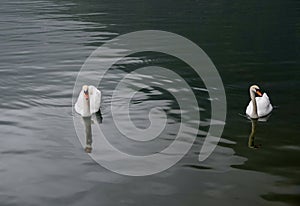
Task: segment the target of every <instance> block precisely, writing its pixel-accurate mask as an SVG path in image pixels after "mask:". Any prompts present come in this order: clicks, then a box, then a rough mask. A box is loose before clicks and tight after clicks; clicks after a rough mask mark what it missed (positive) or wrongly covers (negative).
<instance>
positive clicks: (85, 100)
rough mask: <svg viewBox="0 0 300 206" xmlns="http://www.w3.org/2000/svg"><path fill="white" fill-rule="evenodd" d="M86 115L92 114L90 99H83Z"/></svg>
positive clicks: (84, 113)
mask: <svg viewBox="0 0 300 206" xmlns="http://www.w3.org/2000/svg"><path fill="white" fill-rule="evenodd" d="M82 116H84V117H88V116H91V111H90V99H85V98H84V99H83V115H82Z"/></svg>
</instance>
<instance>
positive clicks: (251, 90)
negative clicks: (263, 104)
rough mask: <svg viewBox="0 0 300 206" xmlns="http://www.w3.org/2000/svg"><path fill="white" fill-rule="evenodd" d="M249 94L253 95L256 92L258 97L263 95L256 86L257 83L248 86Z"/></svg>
mask: <svg viewBox="0 0 300 206" xmlns="http://www.w3.org/2000/svg"><path fill="white" fill-rule="evenodd" d="M250 94H254V96H255V94H257V95H258V96H260V97H261V96H262V95H263V94H262V92H261V90H260V88H259V86H257V85H252V86H251V87H250Z"/></svg>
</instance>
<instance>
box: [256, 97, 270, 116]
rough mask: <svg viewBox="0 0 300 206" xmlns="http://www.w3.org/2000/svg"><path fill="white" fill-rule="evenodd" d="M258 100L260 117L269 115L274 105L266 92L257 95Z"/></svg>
mask: <svg viewBox="0 0 300 206" xmlns="http://www.w3.org/2000/svg"><path fill="white" fill-rule="evenodd" d="M256 102H257V113H258V116H259V117H263V116H267V115H268V114H270V113H271V112H272V110H273V106H272V104H271V102H270V99H269V97H268V95H267V94H266V93H264V94H263V96H262V97H256Z"/></svg>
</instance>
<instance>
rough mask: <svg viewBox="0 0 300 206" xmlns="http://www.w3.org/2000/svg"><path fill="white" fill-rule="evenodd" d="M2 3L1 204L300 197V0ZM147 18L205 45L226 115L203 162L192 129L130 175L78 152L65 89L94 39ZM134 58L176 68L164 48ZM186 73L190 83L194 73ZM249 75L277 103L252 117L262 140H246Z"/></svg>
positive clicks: (271, 201) (98, 41) (136, 26)
mask: <svg viewBox="0 0 300 206" xmlns="http://www.w3.org/2000/svg"><path fill="white" fill-rule="evenodd" d="M0 5H1V6H0V34H1V35H0V45H1V50H0V75H1V78H0V91H1V92H0V94H1V98H0V112H1V116H0V154H1V155H0V202H1V205H45V204H46V205H141V204H143V205H196V204H199V205H201V204H202V205H220V204H222V205H232V204H239V205H298V204H299V202H300V198H299V194H300V186H299V185H300V179H299V176H300V174H299V173H300V165H299V152H300V140H299V136H300V132H299V125H300V120H299V115H300V111H299V109H298V108H297V107H298V103H299V100H300V99H299V98H300V90H299V86H300V79H299V77H300V70H299V39H300V38H299V37H300V27H299V23H300V22H299V17H300V14H299V9H300V2H299V1H292V0H288V1H283V0H281V1H279V0H275V1H220V0H216V1H201V0H199V1H156V0H155V1H138V0H130V1H114V0H113V1H111V0H110V1H108V0H107V1H96V0H94V1H83V0H68V1H65V0H64V1H55V0H52V1H51V0H48V1H43V0H42V1H30V0H29V1H16V0H13V1H8V0H3V1H1V3H0ZM144 29H152V30H164V31H170V32H174V33H177V34H179V35H182V36H184V37H186V38H188V39H190V40H191V41H193V42H195V43H196V44H197V45H199V46H200V47H201V48H202V49H203V50H204V51H205V52H206V53H207V54H208V55H209V57H210V58H211V59H212V61H213V62H214V63H215V65H216V67H217V69H218V71H219V73H220V75H221V77H222V80H223V83H224V87H225V90H226V96H227V105H228V106H227V110H228V111H227V120H226V125H225V130H224V133H223V136H222V139H221V141H220V143H219V144H218V146H217V148H216V150H215V151H214V153H213V154H212V155H211V156H210V157H209V158H208V159H207V160H206V161H204V162H198V161H197V160H198V152H199V148H200V147H201V145H200V143H199V140H196V143H195V144H194V146H193V147H192V149H191V150H190V152H189V153H188V154H187V155H186V156H185V157H184V158H183V159H182V160H181V161H180V162H179V163H178V164H176V165H175V166H173V167H172V168H170V169H168V170H166V171H164V172H162V173H159V174H156V175H153V176H146V177H127V176H121V175H118V174H115V173H112V172H110V171H108V170H106V169H104V168H103V167H101V166H100V165H98V164H97V163H95V162H94V161H93V160H92V159H91V158H90V157H89V156H88V155H87V154H86V153H84V151H83V148H82V146H81V144H80V142H79V141H78V138H77V136H76V133H75V129H74V125H73V115H74V114H73V112H72V92H73V86H74V83H75V79H76V76H77V73H78V71H79V70H80V68H81V65H82V64H83V62H84V61H85V59H86V58H87V57H88V56H89V54H90V53H91V52H92V51H93V50H94V49H96V48H97V47H98V46H101V45H102V44H103V43H105V42H107V41H108V40H110V39H112V38H114V37H116V36H118V35H120V34H125V33H127V32H132V31H137V30H144ZM136 59H137V60H141V61H142V62H147V60H152V61H154V62H155V61H158V62H160V63H161V62H167V63H166V65H169V66H171V68H172V69H174V70H175V71H178V72H179V73H180V71H182V67H183V66H182V65H181V64H180V63H176V62H175V61H173V60H169V59H168V57H164V56H158V57H157V56H155V55H154V56H151V55H149V56H147V54H144V55H143V56H142V57H141V56H140V57H136ZM131 66H133V67H134V65H131V64H130V62H129V63H126V64H123V67H122V65H121V66H120V70H122V71H126V68H130V67H131ZM112 75H113V74H112ZM115 75H116V74H115ZM183 76H184V78H185V79H187V82H189V83H190V84H192V85H197V82H198V79H197V78H196V77H195V76H194V75H193V74H192V73H183ZM253 83H256V84H258V85H260V87H261V88H262V89H263V90H264V91H266V92H267V93H268V95H269V96H270V98H271V101H272V103H273V105H275V106H276V108H275V110H274V112H273V114H272V116H271V117H270V118H269V119H268V121H267V122H259V123H258V124H257V131H256V136H255V141H256V143H257V144H261V145H262V146H261V148H259V149H256V150H254V149H250V148H249V147H248V136H249V133H250V131H251V122H250V121H249V120H248V119H247V118H245V117H243V116H241V115H240V114H243V113H244V111H245V106H246V105H247V104H248V101H249V95H248V87H249V86H250V85H251V84H253ZM202 87H203V84H202V83H201V81H200V82H199V88H202ZM199 94H200V93H199ZM103 98H104V103H103V106H104V111H103V119H104V122H105V121H106V122H107V123H106V125H107V127H108V129H109V127H110V125H109V123H110V120H109V117H110V114H109V112H107V111H106V110H105V104H106V102H107V99H106V98H105V97H103ZM158 98H159V99H161V100H163V99H165V98H168V95H167V94H166V96H164V95H163V96H161V97H158ZM201 99H202V100H203V101H201V102H202V103H199V104H200V105H201V104H202V105H201V107H202V108H203V110H202V112H201V115H202V117H203V118H209V115H208V114H207V113H209V101H208V100H207V96H205V94H203V97H199V99H198V100H201ZM150 106H151V105H150ZM150 106H149V107H150ZM152 106H153V105H152ZM176 108H177V106H176V105H174V108H173V109H176ZM140 118H141V119H146V117H144V116H142V117H140ZM141 124H143V121H142V122H141ZM145 124H148V121H147V120H145ZM204 130H205V129H204ZM121 147H122V145H121Z"/></svg>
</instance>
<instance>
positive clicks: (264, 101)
mask: <svg viewBox="0 0 300 206" xmlns="http://www.w3.org/2000/svg"><path fill="white" fill-rule="evenodd" d="M249 92H250V98H251V101H250V102H249V104H248V106H247V109H246V114H247V115H248V116H249V117H250V118H252V119H258V118H260V117H265V116H267V115H268V114H270V113H271V112H272V110H273V106H272V104H271V103H270V99H269V97H268V95H267V94H266V93H263V94H262V92H261V91H260V89H259V87H258V86H257V85H252V86H251V87H250V89H249ZM256 94H257V95H258V96H259V97H255V95H256Z"/></svg>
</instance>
